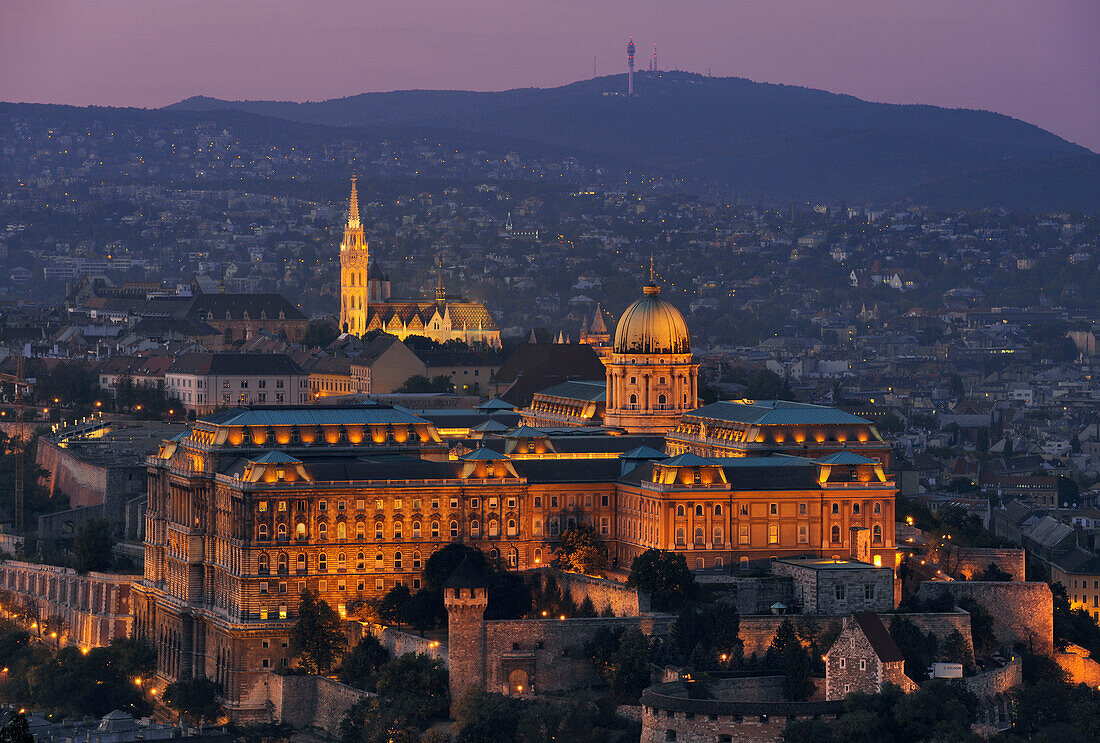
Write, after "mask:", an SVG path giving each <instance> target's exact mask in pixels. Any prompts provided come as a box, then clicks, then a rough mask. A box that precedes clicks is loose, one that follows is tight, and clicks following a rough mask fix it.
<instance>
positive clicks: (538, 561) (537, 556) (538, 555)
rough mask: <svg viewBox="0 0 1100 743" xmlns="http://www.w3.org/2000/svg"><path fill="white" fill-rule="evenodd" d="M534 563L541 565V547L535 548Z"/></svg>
mask: <svg viewBox="0 0 1100 743" xmlns="http://www.w3.org/2000/svg"><path fill="white" fill-rule="evenodd" d="M535 564H536V565H541V564H542V550H541V549H536V550H535Z"/></svg>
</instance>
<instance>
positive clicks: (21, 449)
mask: <svg viewBox="0 0 1100 743" xmlns="http://www.w3.org/2000/svg"><path fill="white" fill-rule="evenodd" d="M22 385H23V354H22V353H20V354H19V355H18V356H16V357H15V415H16V416H17V417H18V420H19V428H18V431H19V444H18V447H17V450H16V452H15V513H14V514H13V515H14V517H15V519H14V521H15V523H14V524H13V526H14V527H15V533H16V534H22V533H23V529H24V524H23V459H24V458H25V457H26V455H27V451H26V430H25V424H24V423H23V407H24V403H23V387H22Z"/></svg>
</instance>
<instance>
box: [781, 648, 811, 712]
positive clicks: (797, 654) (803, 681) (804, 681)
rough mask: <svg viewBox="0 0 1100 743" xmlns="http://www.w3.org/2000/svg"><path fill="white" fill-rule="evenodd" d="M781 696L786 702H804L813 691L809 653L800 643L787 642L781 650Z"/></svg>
mask: <svg viewBox="0 0 1100 743" xmlns="http://www.w3.org/2000/svg"><path fill="white" fill-rule="evenodd" d="M783 673H784V677H783V697H784V698H785V699H786V700H787V701H788V702H804V701H806V700H807V699H809V698H810V695H811V694H813V693H814V682H813V679H811V678H810V654H809V652H807V650H806V648H804V647H802V643H801V642H799V641H797V640H796V641H795V642H792V643H789V644H788V645H787V647H786V649H785V650H784V651H783Z"/></svg>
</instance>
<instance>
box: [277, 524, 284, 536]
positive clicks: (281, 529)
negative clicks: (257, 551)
mask: <svg viewBox="0 0 1100 743" xmlns="http://www.w3.org/2000/svg"><path fill="white" fill-rule="evenodd" d="M275 533H276V534H277V535H278V537H279V539H286V524H279V526H278V530H277V531H276V532H275Z"/></svg>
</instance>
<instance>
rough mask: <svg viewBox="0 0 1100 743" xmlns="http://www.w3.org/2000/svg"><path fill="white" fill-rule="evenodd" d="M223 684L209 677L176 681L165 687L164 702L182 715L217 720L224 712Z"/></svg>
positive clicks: (195, 718)
mask: <svg viewBox="0 0 1100 743" xmlns="http://www.w3.org/2000/svg"><path fill="white" fill-rule="evenodd" d="M221 695H222V685H221V684H219V683H217V682H215V681H212V680H210V679H208V678H201V679H188V680H186V681H175V682H173V683H171V684H168V686H166V687H164V703H165V704H167V705H168V706H169V707H171V708H172V709H174V710H176V712H178V713H179V714H180V716H181V717H188V718H191V719H192V720H198V719H200V718H202V719H204V720H216V719H217V718H218V717H220V716H221V714H222V708H221V705H220V704H218V698H219V697H220V696H221Z"/></svg>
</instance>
